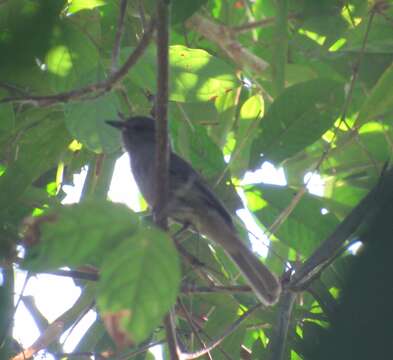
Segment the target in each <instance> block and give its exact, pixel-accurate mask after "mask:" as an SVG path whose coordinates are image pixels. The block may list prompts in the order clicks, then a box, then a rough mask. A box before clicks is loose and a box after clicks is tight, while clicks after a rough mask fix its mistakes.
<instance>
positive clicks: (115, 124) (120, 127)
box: [105, 120, 126, 130]
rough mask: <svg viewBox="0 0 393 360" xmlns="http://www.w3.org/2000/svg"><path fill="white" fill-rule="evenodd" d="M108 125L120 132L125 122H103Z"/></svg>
mask: <svg viewBox="0 0 393 360" xmlns="http://www.w3.org/2000/svg"><path fill="white" fill-rule="evenodd" d="M105 122H106V123H107V124H108V125H110V126H113V127H115V128H116V129H119V130H122V129H124V128H125V126H126V123H125V121H118V120H106V121H105Z"/></svg>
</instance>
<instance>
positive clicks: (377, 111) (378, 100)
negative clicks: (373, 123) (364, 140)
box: [356, 63, 393, 125]
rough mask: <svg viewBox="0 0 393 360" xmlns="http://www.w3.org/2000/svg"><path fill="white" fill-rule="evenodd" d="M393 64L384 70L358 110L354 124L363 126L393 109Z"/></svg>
mask: <svg viewBox="0 0 393 360" xmlns="http://www.w3.org/2000/svg"><path fill="white" fill-rule="evenodd" d="M392 83H393V63H392V64H391V65H390V66H389V67H388V68H387V69H386V70H385V72H384V73H383V74H382V76H381V77H380V78H379V80H378V82H377V83H376V84H375V86H374V87H373V89H372V90H371V93H370V95H369V96H368V97H367V98H366V101H365V102H364V104H363V106H362V107H361V109H360V112H359V115H358V118H357V121H356V124H357V125H361V124H364V123H365V122H366V121H368V120H377V119H376V117H378V116H379V115H382V114H384V113H386V112H389V111H391V110H392V109H393V86H392Z"/></svg>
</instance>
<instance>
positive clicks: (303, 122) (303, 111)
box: [252, 79, 344, 167]
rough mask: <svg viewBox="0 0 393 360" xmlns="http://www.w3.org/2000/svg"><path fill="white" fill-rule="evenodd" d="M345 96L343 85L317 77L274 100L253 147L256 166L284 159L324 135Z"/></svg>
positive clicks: (285, 91)
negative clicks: (265, 161)
mask: <svg viewBox="0 0 393 360" xmlns="http://www.w3.org/2000/svg"><path fill="white" fill-rule="evenodd" d="M343 99H344V88H343V84H341V83H339V82H337V81H333V80H329V79H316V80H310V81H307V82H304V83H299V84H296V85H293V86H291V87H289V88H287V89H286V90H284V92H283V93H282V94H281V95H280V96H279V97H278V98H277V99H276V100H275V101H274V102H273V104H272V105H271V107H270V108H269V110H268V112H267V114H266V115H265V116H264V117H263V119H262V121H261V125H260V127H259V132H260V135H259V136H258V138H257V139H256V140H255V141H254V144H253V146H252V152H253V156H254V157H253V158H252V164H253V166H255V167H256V166H258V165H259V164H260V163H261V159H260V155H263V157H264V159H265V160H271V161H274V162H281V161H283V160H285V159H287V158H289V157H291V156H293V155H295V154H296V153H297V152H299V151H300V150H302V149H304V148H305V147H306V146H308V145H310V144H312V143H313V142H315V141H316V140H317V139H318V138H320V137H321V136H322V135H323V134H324V133H325V131H326V130H328V129H329V128H330V127H331V126H332V125H333V123H334V121H335V120H336V118H337V115H338V111H339V110H340V108H341V104H342V102H343Z"/></svg>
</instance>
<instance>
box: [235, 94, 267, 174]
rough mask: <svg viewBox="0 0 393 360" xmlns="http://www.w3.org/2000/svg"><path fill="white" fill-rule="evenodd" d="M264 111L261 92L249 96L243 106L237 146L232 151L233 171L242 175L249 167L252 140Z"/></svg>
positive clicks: (236, 133)
mask: <svg viewBox="0 0 393 360" xmlns="http://www.w3.org/2000/svg"><path fill="white" fill-rule="evenodd" d="M263 113H264V102H263V97H262V96H261V95H260V94H257V95H253V96H251V97H249V98H248V99H247V100H246V101H245V102H244V103H243V105H242V106H241V108H240V114H239V121H238V124H237V125H238V126H237V129H236V132H235V134H234V136H235V139H236V146H235V149H234V150H233V152H232V157H233V158H231V160H230V166H231V170H232V173H233V174H235V176H237V177H239V178H240V177H242V176H243V175H244V174H245V172H246V171H247V170H248V168H249V166H248V165H249V159H250V151H251V145H252V141H253V140H254V139H255V137H256V135H257V131H256V129H257V128H258V125H259V124H260V121H261V119H262V116H263Z"/></svg>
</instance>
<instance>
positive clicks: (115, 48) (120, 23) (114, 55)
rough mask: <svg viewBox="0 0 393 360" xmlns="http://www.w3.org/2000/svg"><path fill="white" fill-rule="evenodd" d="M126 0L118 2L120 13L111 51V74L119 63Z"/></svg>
mask: <svg viewBox="0 0 393 360" xmlns="http://www.w3.org/2000/svg"><path fill="white" fill-rule="evenodd" d="M127 3H128V1H127V0H121V1H120V11H119V19H118V21H117V31H116V36H115V45H114V46H113V51H112V73H113V72H115V71H116V69H117V62H118V61H119V54H120V45H121V38H122V36H123V31H124V19H125V15H126V10H127Z"/></svg>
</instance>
